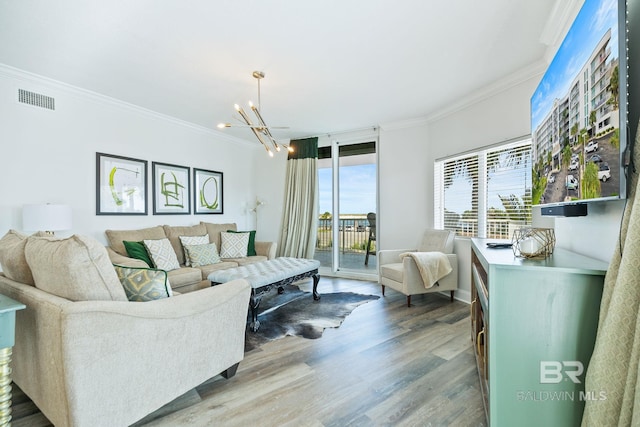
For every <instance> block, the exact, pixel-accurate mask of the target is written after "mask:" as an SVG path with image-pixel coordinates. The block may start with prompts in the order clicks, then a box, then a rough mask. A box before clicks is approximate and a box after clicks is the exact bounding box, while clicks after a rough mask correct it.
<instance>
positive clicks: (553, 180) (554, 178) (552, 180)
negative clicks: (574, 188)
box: [549, 175, 556, 184]
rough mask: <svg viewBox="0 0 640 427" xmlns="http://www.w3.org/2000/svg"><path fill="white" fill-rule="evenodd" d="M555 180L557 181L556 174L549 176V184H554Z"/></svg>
mask: <svg viewBox="0 0 640 427" xmlns="http://www.w3.org/2000/svg"><path fill="white" fill-rule="evenodd" d="M554 182H556V176H555V175H551V176H550V177H549V184H553V183H554Z"/></svg>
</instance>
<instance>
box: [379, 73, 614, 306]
mask: <svg viewBox="0 0 640 427" xmlns="http://www.w3.org/2000/svg"><path fill="white" fill-rule="evenodd" d="M538 81H539V77H532V78H528V79H524V80H522V81H520V82H518V83H514V84H511V85H510V86H509V87H507V88H503V89H501V90H500V91H497V92H495V93H494V94H492V95H490V96H485V97H484V98H483V99H481V100H479V101H477V102H475V103H472V104H470V105H467V106H466V107H463V108H460V109H458V110H457V111H454V112H452V113H450V114H446V115H442V116H441V117H437V118H434V119H432V120H430V121H429V122H428V124H419V125H416V126H413V127H411V128H401V129H395V130H389V131H387V130H385V128H384V127H383V128H382V131H381V133H380V165H379V167H380V217H379V223H380V228H381V231H380V234H381V238H380V248H381V249H391V248H411V247H415V246H416V245H417V243H418V242H419V240H420V236H419V232H420V230H423V229H425V228H427V227H432V226H433V162H434V160H436V159H439V158H443V157H447V156H451V155H454V154H459V153H462V152H465V151H469V150H475V149H478V148H481V147H483V146H487V145H492V144H496V143H499V142H503V141H508V140H510V139H514V138H518V137H521V136H526V135H528V134H530V128H531V126H530V114H529V111H530V107H529V101H530V97H531V94H532V93H533V91H534V90H535V87H536V86H537V84H538ZM623 206H624V203H623V202H612V203H599V204H592V205H590V206H589V215H588V216H587V217H584V218H549V217H541V216H540V209H539V208H534V215H533V221H534V225H535V226H539V227H554V228H555V232H556V239H557V244H556V245H557V247H563V248H566V249H569V250H573V251H575V252H579V253H582V254H585V255H588V256H592V257H594V258H597V259H601V260H604V261H609V259H610V258H611V255H612V253H613V247H614V245H615V243H616V238H617V233H618V226H619V223H620V218H621V215H622V209H623ZM470 250H471V249H470V242H469V239H466V238H457V239H456V244H455V252H456V253H457V254H458V260H459V268H460V271H459V288H460V292H458V294H459V295H458V296H459V297H460V298H461V299H463V300H468V298H469V296H470V277H471V265H470Z"/></svg>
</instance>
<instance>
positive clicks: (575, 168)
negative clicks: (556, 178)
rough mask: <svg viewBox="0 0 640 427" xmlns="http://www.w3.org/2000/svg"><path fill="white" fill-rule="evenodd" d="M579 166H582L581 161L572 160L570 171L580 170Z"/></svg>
mask: <svg viewBox="0 0 640 427" xmlns="http://www.w3.org/2000/svg"><path fill="white" fill-rule="evenodd" d="M578 166H580V162H579V161H577V160H576V161H575V162H571V164H570V165H569V170H570V171H577V170H578Z"/></svg>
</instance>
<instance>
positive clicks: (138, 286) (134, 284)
mask: <svg viewBox="0 0 640 427" xmlns="http://www.w3.org/2000/svg"><path fill="white" fill-rule="evenodd" d="M113 268H115V270H116V274H117V275H118V279H120V283H122V286H123V287H124V292H125V293H126V294H127V298H128V299H129V301H153V300H157V299H162V298H169V297H170V296H172V295H173V293H172V292H171V285H170V284H169V278H168V277H167V272H166V271H164V270H158V269H155V268H134V267H124V266H121V265H115V264H114V266H113Z"/></svg>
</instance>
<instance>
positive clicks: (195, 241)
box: [179, 234, 218, 267]
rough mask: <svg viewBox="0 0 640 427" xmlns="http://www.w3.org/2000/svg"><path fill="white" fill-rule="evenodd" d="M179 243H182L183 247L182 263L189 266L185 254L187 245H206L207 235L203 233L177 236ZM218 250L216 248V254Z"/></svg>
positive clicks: (189, 263)
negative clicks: (200, 234) (202, 234)
mask: <svg viewBox="0 0 640 427" xmlns="http://www.w3.org/2000/svg"><path fill="white" fill-rule="evenodd" d="M179 238H180V243H182V248H183V249H184V265H186V266H187V267H189V266H190V265H191V262H190V260H189V256H188V255H187V248H186V247H187V246H188V245H206V244H208V243H209V235H208V234H205V235H204V236H179ZM217 253H218V250H217V249H216V254H217Z"/></svg>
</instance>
